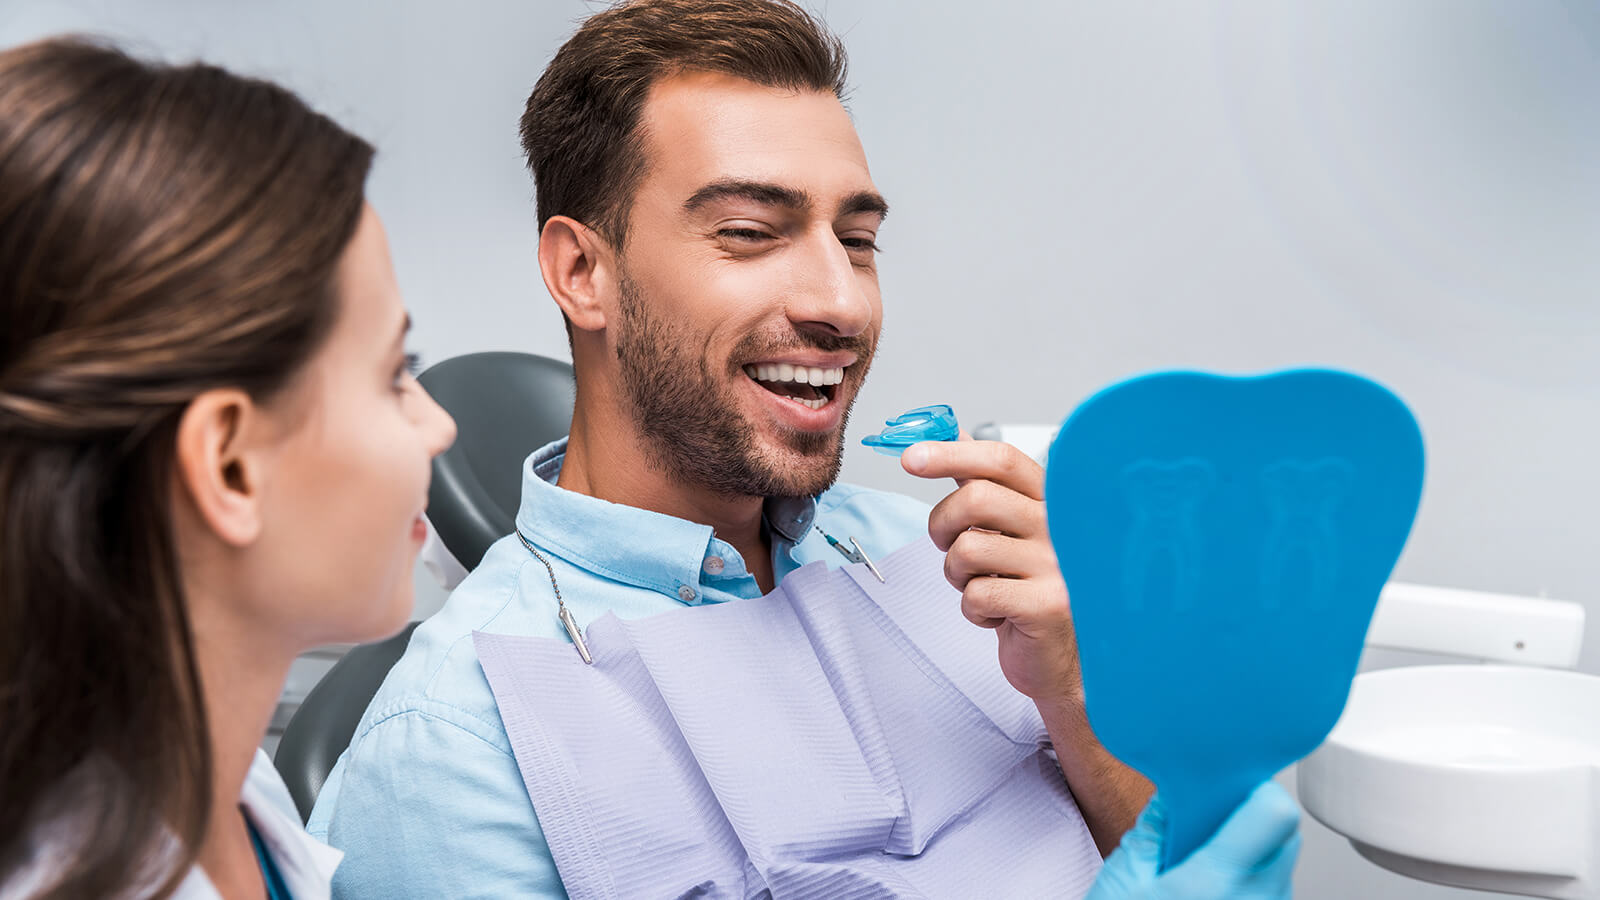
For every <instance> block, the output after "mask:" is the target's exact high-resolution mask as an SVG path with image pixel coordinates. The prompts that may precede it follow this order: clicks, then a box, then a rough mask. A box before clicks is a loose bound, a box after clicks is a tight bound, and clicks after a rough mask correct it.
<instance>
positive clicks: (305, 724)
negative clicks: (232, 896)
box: [273, 352, 574, 818]
mask: <svg viewBox="0 0 1600 900" xmlns="http://www.w3.org/2000/svg"><path fill="white" fill-rule="evenodd" d="M419 380H420V381H421V382H422V386H423V387H425V388H427V390H428V393H429V394H432V395H433V398H434V399H435V400H437V401H438V403H439V405H440V406H442V407H444V408H445V410H446V411H447V412H449V413H450V415H451V416H453V417H454V418H455V420H456V442H455V445H454V446H452V447H451V448H450V449H449V450H447V451H445V452H444V453H442V454H440V455H439V456H438V457H437V458H435V459H434V461H433V482H432V484H431V486H430V487H429V489H428V520H429V521H430V522H432V523H433V527H434V530H435V531H436V532H438V534H439V539H440V540H442V541H443V542H444V545H445V547H446V549H448V550H449V551H450V553H451V555H453V556H455V558H456V559H457V560H459V561H460V562H461V564H462V565H463V566H465V567H466V568H467V569H469V570H470V569H473V568H476V567H477V565H478V563H479V562H480V561H481V560H482V559H483V554H484V552H485V551H487V550H488V549H489V545H490V544H492V543H494V542H495V541H497V540H499V539H500V538H502V537H504V536H505V535H508V534H510V533H511V530H512V527H513V525H512V523H513V522H514V521H515V519H516V514H517V505H518V503H519V502H520V499H521V496H522V462H523V460H525V459H526V458H527V456H528V454H529V453H532V452H533V451H535V450H537V449H539V448H540V447H542V446H544V445H545V444H548V443H550V442H551V441H553V440H556V439H557V438H559V437H561V436H562V435H565V434H566V433H567V429H568V428H569V427H570V426H571V424H572V403H573V396H574V382H573V377H572V367H571V366H569V365H567V364H566V363H564V362H558V361H557V360H553V359H546V358H545V357H542V356H533V355H530V354H526V353H499V352H496V353H471V354H468V355H466V356H457V357H454V358H452V359H447V360H445V361H443V362H441V363H439V364H438V365H436V366H433V367H431V368H429V369H428V371H426V372H423V373H422V375H421V376H420V379H419ZM415 628H416V623H415V622H413V623H412V624H411V625H410V626H408V627H407V628H406V630H405V631H403V632H401V633H400V634H397V635H395V636H394V637H392V638H389V639H388V640H385V641H378V642H376V643H372V644H364V645H362V646H360V647H356V648H355V649H353V650H351V651H350V652H349V653H346V654H345V655H344V657H343V658H342V659H340V660H339V661H338V662H337V663H335V664H334V666H333V668H331V669H329V670H328V674H327V675H325V676H323V678H322V680H321V681H320V682H318V683H317V686H316V687H315V688H312V690H311V692H310V693H309V694H307V695H306V699H305V702H304V703H303V704H301V706H300V709H298V710H297V711H296V712H295V714H294V717H293V718H291V719H290V720H289V724H288V725H287V726H285V728H284V731H283V739H282V740H281V741H280V742H279V744H278V752H277V755H276V756H275V757H274V758H273V763H274V764H275V765H276V766H277V768H278V771H279V773H280V774H282V775H283V780H284V781H285V782H287V783H288V785H289V793H290V795H292V796H293V797H294V802H295V806H297V807H298V808H299V810H300V816H301V818H306V817H309V816H310V815H311V807H312V805H313V804H314V803H316V800H317V793H318V792H319V791H321V790H322V785H323V782H325V781H326V780H327V778H328V773H329V772H330V771H332V769H333V764H334V763H335V762H337V761H338V759H339V754H341V753H343V752H344V749H345V747H347V746H349V745H350V738H351V737H352V736H353V735H354V734H355V730H356V725H357V724H358V723H359V722H360V721H361V715H362V713H364V712H366V709H367V704H368V703H370V702H372V696H373V695H374V694H376V693H377V691H378V687H379V686H380V685H381V684H383V679H384V677H385V676H386V675H388V673H389V670H390V669H391V668H393V667H394V664H395V662H396V661H398V660H399V659H400V655H401V654H402V653H404V652H405V648H406V644H407V643H408V642H409V641H410V640H411V632H412V631H413V630H415Z"/></svg>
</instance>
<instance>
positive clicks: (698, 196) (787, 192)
mask: <svg viewBox="0 0 1600 900" xmlns="http://www.w3.org/2000/svg"><path fill="white" fill-rule="evenodd" d="M718 200H750V201H753V202H755V203H760V204H762V205H764V206H782V207H785V208H787V209H793V210H801V211H803V210H807V209H810V208H811V205H812V204H811V196H810V195H809V194H807V193H806V192H805V191H802V190H798V189H796V188H792V187H785V186H783V185H781V184H772V183H771V182H766V181H744V180H740V179H724V180H722V181H713V182H711V183H710V184H708V185H706V186H705V187H702V188H701V189H700V190H698V191H695V192H694V194H693V195H692V196H690V197H689V199H688V200H685V201H684V202H683V208H684V211H685V212H698V211H699V210H700V209H701V208H702V207H704V206H706V205H708V204H711V203H715V202H716V201H718Z"/></svg>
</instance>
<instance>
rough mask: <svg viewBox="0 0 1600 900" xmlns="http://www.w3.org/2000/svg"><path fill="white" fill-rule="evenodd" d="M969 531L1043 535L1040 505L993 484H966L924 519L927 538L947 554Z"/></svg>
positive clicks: (1012, 534) (990, 482)
mask: <svg viewBox="0 0 1600 900" xmlns="http://www.w3.org/2000/svg"><path fill="white" fill-rule="evenodd" d="M969 528H982V529H983V530H985V531H998V532H1000V533H1001V534H1007V535H1010V536H1011V537H1016V538H1023V539H1030V538H1035V537H1039V536H1041V535H1043V534H1045V533H1046V529H1047V528H1048V524H1047V523H1046V521H1045V515H1044V504H1043V503H1040V502H1039V501H1037V500H1031V499H1029V498H1028V497H1025V496H1023V495H1022V494H1019V493H1017V492H1016V491H1014V490H1011V489H1010V488H1007V487H1004V486H1002V485H1000V484H997V483H995V482H993V481H969V482H967V483H966V484H964V485H962V486H961V487H960V488H958V489H957V490H956V491H955V492H954V493H952V494H950V496H948V497H945V498H944V499H943V500H940V501H939V503H938V505H937V506H935V507H934V508H933V512H932V513H930V514H929V515H928V536H929V537H931V538H932V539H933V543H934V545H935V546H937V547H938V548H939V549H940V550H949V549H950V545H952V544H954V543H955V540H956V538H958V537H960V536H961V534H962V532H964V531H966V530H967V529H969Z"/></svg>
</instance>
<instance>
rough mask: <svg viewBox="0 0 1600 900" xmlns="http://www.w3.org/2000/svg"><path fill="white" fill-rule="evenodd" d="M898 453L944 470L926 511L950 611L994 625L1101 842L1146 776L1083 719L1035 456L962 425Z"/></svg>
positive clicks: (1128, 817) (1134, 800)
mask: <svg viewBox="0 0 1600 900" xmlns="http://www.w3.org/2000/svg"><path fill="white" fill-rule="evenodd" d="M900 465H901V466H902V467H904V468H905V470H906V471H907V472H910V473H911V474H912V475H917V476H920V477H923V478H953V479H955V481H956V485H957V487H956V490H955V492H954V493H952V494H951V495H950V496H948V497H946V498H944V500H942V501H940V502H939V504H938V505H937V506H935V507H934V508H933V512H932V513H931V514H930V515H929V516H928V535H929V537H931V538H932V539H933V543H934V544H935V545H936V546H937V547H938V548H939V549H940V550H943V551H945V554H946V555H945V564H944V572H945V577H946V578H947V579H949V581H950V583H951V584H952V585H954V586H955V588H956V590H959V591H960V592H961V612H962V614H963V615H965V616H966V617H967V618H968V619H969V620H971V621H972V622H973V623H974V624H976V625H979V626H981V627H984V628H992V629H994V630H995V631H996V633H997V634H998V636H999V644H1000V668H1001V671H1003V672H1004V673H1005V676H1006V680H1008V681H1010V682H1011V685H1012V686H1013V687H1015V688H1016V689H1017V690H1018V691H1021V692H1022V693H1023V694H1025V695H1027V696H1028V697H1029V698H1031V699H1032V700H1033V702H1034V704H1035V705H1037V706H1038V707H1039V713H1040V715H1041V716H1042V717H1043V718H1044V722H1045V727H1046V728H1047V729H1049V731H1050V739H1051V741H1052V743H1053V744H1054V745H1055V750H1056V756H1057V758H1058V759H1059V760H1060V762H1061V771H1062V773H1063V774H1064V775H1065V776H1066V778H1067V783H1068V784H1069V785H1070V786H1071V788H1072V793H1073V796H1074V797H1075V798H1076V799H1077V801H1078V807H1079V809H1080V811H1081V812H1082V813H1083V818H1084V821H1085V823H1087V824H1088V826H1089V831H1090V833H1091V834H1093V835H1094V839H1095V844H1096V845H1097V846H1098V847H1099V848H1100V852H1101V853H1102V854H1105V853H1109V852H1111V850H1112V848H1114V847H1116V845H1117V841H1118V840H1119V839H1120V838H1121V837H1122V834H1123V832H1125V831H1127V830H1128V829H1129V828H1130V827H1132V825H1133V823H1134V819H1135V818H1136V817H1137V816H1138V814H1139V810H1140V809H1141V808H1142V807H1143V806H1144V804H1145V801H1146V800H1147V799H1149V797H1150V792H1151V787H1150V783H1149V782H1148V781H1146V780H1145V779H1144V778H1143V777H1141V776H1140V775H1139V774H1138V773H1137V772H1134V771H1133V770H1132V769H1129V768H1128V767H1127V766H1124V765H1123V764H1122V763H1120V762H1118V761H1117V760H1116V759H1115V758H1114V757H1112V756H1111V754H1110V753H1108V752H1106V749H1105V748H1104V747H1103V746H1101V745H1100V742H1099V741H1098V740H1097V739H1096V738H1095V737H1094V734H1093V732H1091V731H1090V730H1089V723H1088V718H1087V717H1086V716H1085V714H1084V709H1083V677H1082V674H1081V673H1080V670H1079V668H1078V645H1077V640H1076V637H1075V635H1074V632H1073V627H1072V609H1071V606H1070V605H1069V604H1068V602H1067V586H1066V582H1065V581H1063V580H1062V578H1061V570H1060V568H1059V567H1058V566H1057V564H1056V554H1055V550H1054V548H1053V547H1052V546H1051V544H1050V531H1049V528H1048V526H1047V524H1046V522H1045V514H1044V468H1043V467H1042V466H1040V465H1039V464H1038V463H1036V462H1034V461H1033V460H1032V459H1030V458H1029V457H1028V456H1027V454H1025V453H1023V452H1022V451H1021V450H1018V449H1017V448H1016V447H1013V446H1012V445H1010V444H1005V443H1000V442H997V441H974V440H972V439H971V438H970V437H968V436H967V435H966V434H965V433H963V434H962V439H961V440H960V441H956V442H940V441H927V442H924V443H921V444H914V445H912V446H911V447H909V448H907V449H906V451H905V453H903V454H902V455H901V457H900Z"/></svg>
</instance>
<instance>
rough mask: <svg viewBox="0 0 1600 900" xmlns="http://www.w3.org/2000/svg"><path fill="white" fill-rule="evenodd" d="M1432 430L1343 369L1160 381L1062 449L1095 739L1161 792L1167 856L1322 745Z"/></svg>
mask: <svg viewBox="0 0 1600 900" xmlns="http://www.w3.org/2000/svg"><path fill="white" fill-rule="evenodd" d="M1422 460H1423V452H1422V435H1421V433H1420V432H1419V431H1418V429H1417V423H1416V420H1415V419H1413V418H1412V416H1411V412H1410V411H1409V410H1408V409H1406V406H1405V404H1404V403H1402V402H1401V401H1400V400H1399V398H1397V397H1395V396H1394V395H1393V394H1391V393H1389V392H1388V391H1387V390H1385V389H1384V388H1382V387H1380V386H1378V385H1376V384H1374V383H1372V382H1371V381H1368V380H1366V379H1364V378H1360V377H1358V376H1355V375H1349V374H1345V373H1342V372H1333V371H1317V370H1300V371H1291V372H1282V373H1277V374H1271V375H1263V376H1259V377H1252V378H1233V377H1224V376H1218V375H1206V374H1200V373H1192V372H1177V373H1165V374H1156V375H1148V376H1145V377H1142V378H1136V379H1133V380H1132V381H1127V382H1124V383H1122V384H1118V385H1116V386H1114V387H1111V388H1108V389H1106V390H1104V391H1101V392H1100V393H1098V394H1096V395H1095V396H1094V397H1092V398H1090V399H1089V400H1088V401H1087V402H1086V403H1084V404H1083V405H1082V406H1080V407H1079V408H1078V409H1077V411H1076V412H1074V413H1073V414H1072V416H1071V417H1070V418H1068V419H1067V422H1066V424H1065V425H1063V426H1062V428H1061V431H1060V433H1059V434H1058V435H1057V436H1056V439H1055V442H1054V444H1052V446H1051V448H1050V461H1049V466H1048V468H1047V469H1046V474H1045V507H1046V511H1047V513H1048V516H1049V523H1050V539H1051V541H1052V542H1053V543H1054V544H1055V550H1056V557H1057V559H1058V560H1059V561H1060V564H1061V572H1062V574H1063V575H1064V576H1065V578H1066V583H1067V590H1068V592H1069V594H1070V596H1071V601H1072V616H1073V620H1074V622H1075V623H1076V628H1077V634H1078V651H1079V657H1080V660H1081V662H1082V666H1083V683H1084V692H1085V696H1086V700H1087V706H1088V714H1089V721H1090V725H1091V727H1093V728H1094V731H1095V734H1096V735H1097V736H1098V737H1099V739H1100V741H1101V742H1102V743H1104V744H1105V746H1106V748H1107V749H1108V750H1110V751H1111V753H1112V754H1113V755H1115V756H1116V757H1117V758H1119V759H1121V760H1123V761H1124V762H1126V763H1127V764H1129V765H1131V766H1132V767H1134V768H1135V769H1137V770H1139V771H1140V772H1142V773H1143V774H1144V775H1145V776H1146V777H1148V778H1150V779H1151V780H1152V781H1154V782H1155V784H1156V789H1157V791H1158V792H1159V793H1160V794H1161V797H1162V800H1163V802H1164V803H1165V805H1166V808H1167V812H1168V823H1169V832H1168V840H1167V842H1166V844H1165V845H1164V846H1163V847H1162V848H1161V852H1162V860H1161V862H1162V868H1163V869H1166V868H1168V867H1170V866H1173V865H1176V864H1177V863H1179V862H1181V861H1183V859H1185V858H1186V857H1187V856H1188V854H1189V853H1190V852H1191V851H1192V850H1194V849H1195V848H1196V847H1198V846H1199V845H1200V844H1202V843H1204V842H1205V841H1206V839H1207V838H1208V837H1209V836H1210V835H1211V834H1212V833H1213V832H1214V831H1215V830H1216V829H1217V827H1218V826H1219V825H1221V824H1222V822H1223V820H1224V819H1226V818H1227V816H1228V814H1229V813H1230V812H1231V811H1232V810H1233V809H1234V807H1236V806H1237V805H1238V804H1239V803H1240V802H1242V801H1243V800H1244V799H1245V797H1246V796H1247V795H1248V794H1249V793H1250V791H1251V790H1252V789H1253V788H1254V787H1255V786H1256V785H1258V784H1260V783H1261V782H1263V781H1265V780H1266V779H1268V778H1270V777H1272V776H1273V774H1274V773H1276V772H1278V771H1279V770H1280V769H1282V768H1283V767H1284V766H1287V765H1289V764H1290V763H1292V762H1294V761H1295V760H1298V759H1300V758H1301V757H1303V756H1305V755H1306V754H1308V753H1310V752H1311V751H1312V750H1313V749H1315V748H1316V746H1317V745H1318V744H1320V743H1321V742H1322V740H1323V738H1324V737H1325V736H1326V735H1327V733H1328V731H1329V730H1330V729H1332V728H1333V725H1334V723H1335V722H1336V721H1337V720H1338V718H1339V714H1340V712H1341V711H1342V710H1343V709H1344V703H1345V698H1346V696H1347V695H1348V694H1349V690H1350V681H1351V679H1352V678H1354V677H1355V673H1356V663H1357V660H1358V659H1359V657H1360V655H1361V645H1362V642H1363V640H1364V638H1365V635H1366V631H1367V624H1368V622H1369V621H1370V619H1371V618H1372V611H1373V608H1374V607H1375V606H1376V605H1377V602H1378V593H1379V591H1380V590H1382V588H1383V585H1384V582H1385V581H1387V580H1388V577H1389V572H1390V570H1391V569H1392V568H1393V567H1394V564H1395V560H1396V559H1397V558H1398V557H1399V555H1400V550H1401V548H1402V547H1404V546H1405V542H1406V535H1407V534H1408V533H1409V532H1410V530H1411V521H1412V519H1413V517H1414V516H1415V515H1416V511H1417V502H1418V500H1419V498H1420V496H1421V493H1422Z"/></svg>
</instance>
